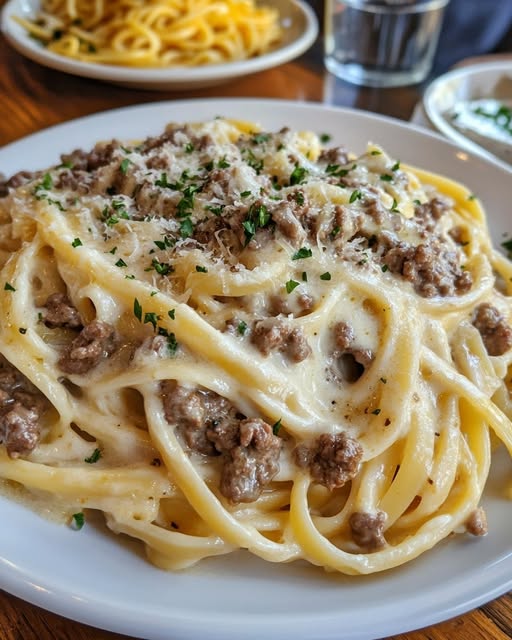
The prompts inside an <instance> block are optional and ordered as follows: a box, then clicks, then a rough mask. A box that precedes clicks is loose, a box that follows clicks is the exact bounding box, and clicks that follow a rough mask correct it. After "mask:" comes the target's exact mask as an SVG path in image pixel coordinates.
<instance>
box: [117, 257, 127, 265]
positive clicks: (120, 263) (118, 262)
mask: <svg viewBox="0 0 512 640" xmlns="http://www.w3.org/2000/svg"><path fill="white" fill-rule="evenodd" d="M127 266H128V265H127V264H126V262H125V261H124V260H123V259H122V258H119V260H118V261H117V262H116V267H127Z"/></svg>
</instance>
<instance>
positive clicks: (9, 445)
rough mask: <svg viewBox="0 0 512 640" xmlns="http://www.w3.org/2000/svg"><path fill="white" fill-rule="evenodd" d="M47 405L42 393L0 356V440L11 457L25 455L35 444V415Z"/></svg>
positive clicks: (37, 430) (37, 434) (37, 426)
mask: <svg viewBox="0 0 512 640" xmlns="http://www.w3.org/2000/svg"><path fill="white" fill-rule="evenodd" d="M47 407H48V401H47V400H46V398H45V397H44V396H43V394H42V393H41V392H40V391H39V390H38V389H36V387H34V385H33V384H32V383H31V382H30V381H29V380H28V379H27V378H26V377H25V376H24V375H23V374H21V373H20V372H19V371H18V370H17V369H15V368H14V367H13V366H12V365H11V364H10V363H9V362H8V360H6V359H5V358H4V357H3V356H0V442H3V444H4V446H5V447H6V449H7V453H8V455H9V456H10V457H11V458H17V457H19V456H24V455H27V454H28V453H30V452H31V451H33V450H34V449H35V447H36V446H37V445H38V443H39V440H40V437H41V427H40V423H39V419H40V417H41V415H42V414H43V412H44V411H45V410H46V409H47Z"/></svg>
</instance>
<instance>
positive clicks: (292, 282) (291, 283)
mask: <svg viewBox="0 0 512 640" xmlns="http://www.w3.org/2000/svg"><path fill="white" fill-rule="evenodd" d="M299 284H300V282H297V280H288V282H287V283H286V284H285V287H286V293H291V292H292V291H293V290H294V289H295V288H296V287H298V286H299Z"/></svg>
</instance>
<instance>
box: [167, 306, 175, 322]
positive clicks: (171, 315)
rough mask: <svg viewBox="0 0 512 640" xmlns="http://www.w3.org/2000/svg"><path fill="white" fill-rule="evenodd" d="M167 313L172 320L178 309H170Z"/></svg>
mask: <svg viewBox="0 0 512 640" xmlns="http://www.w3.org/2000/svg"><path fill="white" fill-rule="evenodd" d="M167 315H168V316H169V318H170V319H171V320H174V318H175V317H176V309H171V310H170V311H168V312H167Z"/></svg>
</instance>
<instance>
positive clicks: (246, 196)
mask: <svg viewBox="0 0 512 640" xmlns="http://www.w3.org/2000/svg"><path fill="white" fill-rule="evenodd" d="M251 193H252V191H242V193H241V194H240V197H241V198H248V197H249V196H250V195H251Z"/></svg>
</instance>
